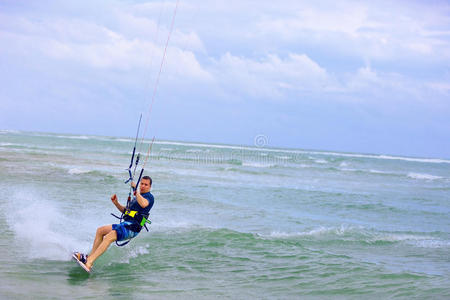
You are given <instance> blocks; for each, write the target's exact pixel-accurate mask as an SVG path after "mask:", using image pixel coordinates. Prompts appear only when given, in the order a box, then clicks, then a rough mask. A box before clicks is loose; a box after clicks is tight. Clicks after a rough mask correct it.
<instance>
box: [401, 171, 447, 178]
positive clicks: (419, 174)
mask: <svg viewBox="0 0 450 300" xmlns="http://www.w3.org/2000/svg"><path fill="white" fill-rule="evenodd" d="M407 176H408V177H409V178H412V179H423V180H436V179H442V177H441V176H435V175H430V174H426V173H413V172H410V173H408V175H407Z"/></svg>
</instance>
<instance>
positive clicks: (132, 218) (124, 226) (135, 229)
mask: <svg viewBox="0 0 450 300" xmlns="http://www.w3.org/2000/svg"><path fill="white" fill-rule="evenodd" d="M131 186H132V187H133V188H136V184H135V183H134V182H131ZM151 187H152V179H151V178H150V177H149V176H144V177H142V179H141V183H140V188H139V189H136V193H135V194H136V197H133V200H132V201H131V202H130V203H129V206H128V208H127V207H125V206H122V205H121V204H120V203H119V200H118V199H117V196H116V194H114V195H112V196H111V201H112V203H113V204H114V205H115V206H116V207H117V209H118V210H119V211H120V212H121V213H123V214H124V218H123V219H124V221H123V222H121V223H120V224H110V225H105V226H101V227H99V228H97V232H96V234H95V239H94V245H93V246H92V250H91V253H90V254H89V255H84V254H82V253H79V252H75V253H74V256H75V257H76V258H77V259H78V260H79V261H80V262H81V263H83V264H84V265H85V266H86V268H87V270H88V271H90V270H91V268H92V265H93V264H94V261H95V260H96V259H97V258H98V257H99V256H100V255H102V254H103V253H104V252H105V251H106V249H108V247H109V245H110V244H111V243H113V242H115V241H123V240H128V239H131V238H133V237H135V236H137V235H138V233H139V232H140V231H141V229H142V226H143V224H145V220H146V219H147V218H148V214H149V212H150V209H151V208H152V206H153V203H154V201H155V200H154V198H153V195H152V194H151V193H150V189H151ZM143 219H145V220H143Z"/></svg>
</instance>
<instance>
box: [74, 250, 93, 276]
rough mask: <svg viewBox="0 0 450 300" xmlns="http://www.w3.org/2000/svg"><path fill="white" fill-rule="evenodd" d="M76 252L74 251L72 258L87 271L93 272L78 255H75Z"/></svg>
mask: <svg viewBox="0 0 450 300" xmlns="http://www.w3.org/2000/svg"><path fill="white" fill-rule="evenodd" d="M75 253H76V252H74V253H73V254H72V258H73V259H74V260H75V261H76V262H77V263H78V264H79V265H80V267H82V268H83V269H84V270H85V271H86V272H88V273H91V271H89V269H88V268H87V267H86V265H85V264H83V263H82V262H81V261H79V260H78V258H77V256H76V255H75Z"/></svg>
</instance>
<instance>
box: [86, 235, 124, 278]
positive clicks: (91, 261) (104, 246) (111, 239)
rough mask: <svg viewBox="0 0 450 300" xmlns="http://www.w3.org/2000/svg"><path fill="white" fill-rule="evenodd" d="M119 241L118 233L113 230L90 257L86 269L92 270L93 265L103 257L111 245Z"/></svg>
mask: <svg viewBox="0 0 450 300" xmlns="http://www.w3.org/2000/svg"><path fill="white" fill-rule="evenodd" d="M116 240H117V232H116V231H115V230H111V231H110V232H109V233H108V234H107V235H105V236H104V237H103V241H102V242H101V243H100V245H98V247H97V248H96V249H95V251H92V252H91V254H90V255H89V256H88V259H87V262H86V267H88V269H91V267H92V265H93V264H94V261H95V260H96V259H97V258H98V257H99V256H100V255H102V254H103V253H104V252H105V251H106V249H108V247H109V245H111V243H113V242H114V241H116Z"/></svg>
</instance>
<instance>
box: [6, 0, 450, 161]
mask: <svg viewBox="0 0 450 300" xmlns="http://www.w3.org/2000/svg"><path fill="white" fill-rule="evenodd" d="M175 7H176V1H132V0H126V1H125V0H123V1H118V0H98V1H97V0H92V1H82V0H66V1H51V0H47V1H22V0H0V84H1V89H0V129H2V130H25V131H44V132H58V133H73V134H93V135H106V136H122V137H124V136H129V137H133V136H134V135H135V134H136V128H137V123H138V119H139V115H140V113H143V114H144V122H143V127H146V128H147V130H146V137H147V138H149V139H151V138H152V137H153V136H156V139H169V140H178V141H197V142H211V143H224V144H239V145H253V144H254V143H255V142H257V140H256V139H257V138H258V137H261V136H262V137H263V144H264V146H266V147H288V148H301V149H316V150H333V151H346V152H363V153H379V154H394V155H405V156H420V157H439V158H450V2H448V1H413V0H412V1H403V0H399V1H383V0H381V1H334V0H333V1H331V0H323V1H321V0H319V1H299V0H296V1H289V0H286V1H283V0H281V1H234V0H228V1H216V0H212V1H200V0H185V1H183V0H181V1H179V4H178V7H177V10H176V16H175V22H174V27H173V30H172V31H170V28H171V22H172V18H173V15H174V9H175ZM169 33H171V34H170V41H169V45H168V48H167V55H166V58H165V61H164V64H163V68H162V72H161V76H160V78H159V81H157V78H158V72H159V69H160V65H161V61H162V57H163V53H164V48H165V44H166V41H167V38H168V36H169ZM156 82H158V83H157V84H156ZM155 86H156V89H155ZM153 95H155V96H154V97H153ZM152 99H154V101H153V105H152V104H151V103H152ZM148 116H150V118H149V122H148V125H147V126H146V124H147V122H146V120H147V118H148ZM142 132H143V131H142Z"/></svg>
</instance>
